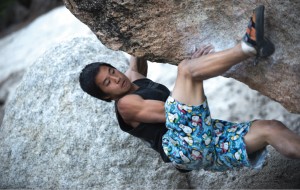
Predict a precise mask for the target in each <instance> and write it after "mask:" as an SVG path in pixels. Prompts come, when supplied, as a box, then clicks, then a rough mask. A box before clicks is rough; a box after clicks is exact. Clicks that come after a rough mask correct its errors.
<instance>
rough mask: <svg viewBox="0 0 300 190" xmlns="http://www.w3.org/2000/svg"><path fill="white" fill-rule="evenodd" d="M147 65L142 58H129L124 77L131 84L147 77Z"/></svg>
mask: <svg viewBox="0 0 300 190" xmlns="http://www.w3.org/2000/svg"><path fill="white" fill-rule="evenodd" d="M147 71H148V64H147V60H145V59H144V58H143V57H133V56H131V57H130V64H129V68H128V70H127V71H126V72H125V75H126V76H127V77H128V78H129V79H130V81H131V82H133V81H135V80H137V79H140V78H144V77H146V76H147Z"/></svg>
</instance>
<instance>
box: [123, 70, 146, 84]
mask: <svg viewBox="0 0 300 190" xmlns="http://www.w3.org/2000/svg"><path fill="white" fill-rule="evenodd" d="M125 75H126V76H127V77H128V78H129V80H130V81H131V82H133V81H135V80H138V79H142V78H145V76H144V75H142V74H140V73H138V72H135V71H133V70H127V71H126V73H125Z"/></svg>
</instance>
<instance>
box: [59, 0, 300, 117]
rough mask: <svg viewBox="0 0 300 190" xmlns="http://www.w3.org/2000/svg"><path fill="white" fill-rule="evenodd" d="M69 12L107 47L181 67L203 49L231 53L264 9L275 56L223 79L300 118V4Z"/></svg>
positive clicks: (147, 5) (92, 2) (76, 7)
mask: <svg viewBox="0 0 300 190" xmlns="http://www.w3.org/2000/svg"><path fill="white" fill-rule="evenodd" d="M64 3H65V5H66V7H67V8H68V9H69V10H70V11H71V12H72V13H73V14H74V15H75V16H76V17H77V18H78V19H79V20H81V21H82V22H83V23H85V24H87V25H88V26H89V27H90V29H91V30H92V31H93V32H94V33H95V34H96V35H97V37H98V39H99V40H100V41H101V42H102V43H103V44H104V45H105V46H107V47H109V48H111V49H114V50H122V51H124V52H127V53H129V54H131V55H135V56H145V57H146V58H147V59H148V60H150V61H157V62H164V63H171V64H175V65H176V64H178V63H179V62H180V61H181V60H183V59H185V58H188V57H189V56H190V54H191V52H192V51H193V49H195V47H198V46H199V45H200V44H204V43H211V44H213V45H214V46H215V47H216V50H217V51H219V50H224V49H227V48H230V47H233V46H234V45H235V44H236V43H237V42H238V41H239V40H240V39H241V37H242V36H243V34H244V33H245V28H246V26H247V24H248V21H249V17H250V15H251V14H252V10H253V9H254V8H255V7H256V6H257V5H259V4H264V5H265V7H266V14H265V31H266V36H268V37H269V38H270V39H271V40H272V41H274V42H275V45H276V52H275V54H273V55H272V56H271V57H270V58H268V59H267V60H261V61H260V63H259V64H258V65H257V66H254V65H253V62H254V59H250V60H248V61H245V62H244V63H243V64H240V65H237V66H236V67H234V68H232V69H231V70H230V71H229V72H227V73H225V74H224V76H226V77H232V78H234V79H237V80H239V81H241V82H243V83H245V84H247V85H248V86H250V87H251V88H252V89H255V90H257V91H259V92H260V93H262V94H264V95H266V96H268V97H270V98H271V99H273V100H275V101H277V102H279V103H280V104H282V105H283V106H284V107H285V108H286V109H287V110H288V111H290V112H293V113H300V93H299V92H300V85H299V82H300V75H299V73H300V63H299V54H298V53H297V52H299V51H300V43H299V42H300V41H299V40H300V33H299V31H298V28H299V25H300V21H299V19H298V18H299V16H300V15H299V14H300V12H299V11H298V10H299V9H300V1H271V0H258V1H248V0H242V1H220V0H212V1H194V0H188V1H178V0H172V1H168V0H164V1H159V0H154V1H146V0H141V1H128V0H105V1H100V0H88V1H83V0H64Z"/></svg>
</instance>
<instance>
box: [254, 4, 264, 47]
mask: <svg viewBox="0 0 300 190" xmlns="http://www.w3.org/2000/svg"><path fill="white" fill-rule="evenodd" d="M264 11H265V6H263V5H260V6H258V7H257V8H256V9H255V31H256V45H257V50H258V52H259V51H260V49H261V48H262V46H263V44H264Z"/></svg>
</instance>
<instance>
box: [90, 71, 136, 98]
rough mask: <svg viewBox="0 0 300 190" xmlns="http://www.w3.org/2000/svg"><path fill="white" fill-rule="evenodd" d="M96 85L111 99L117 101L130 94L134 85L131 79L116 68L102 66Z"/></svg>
mask: <svg viewBox="0 0 300 190" xmlns="http://www.w3.org/2000/svg"><path fill="white" fill-rule="evenodd" d="M95 82H96V84H97V85H98V87H99V88H100V89H101V90H102V91H103V92H104V93H106V94H107V95H108V96H107V97H105V98H110V99H112V100H116V99H119V98H121V97H122V96H124V95H126V94H127V93H129V92H130V89H131V87H132V83H131V82H130V80H129V78H128V77H127V76H126V75H124V74H123V73H121V72H120V71H118V70H117V69H115V68H111V67H108V66H100V68H99V72H98V74H97V76H96V81H95Z"/></svg>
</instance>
